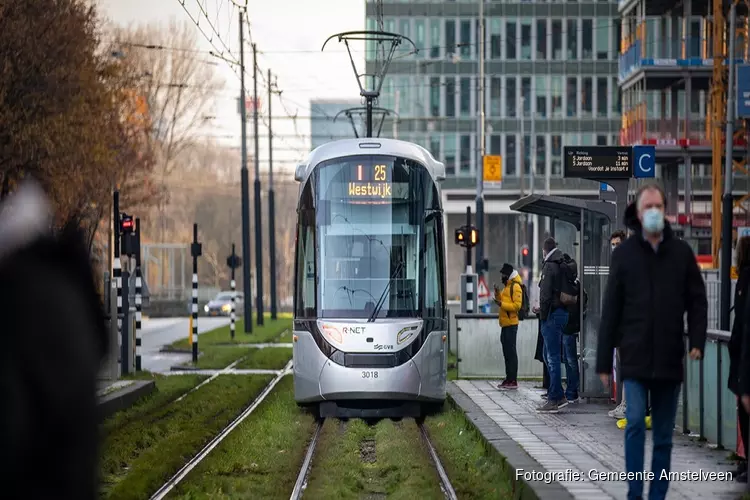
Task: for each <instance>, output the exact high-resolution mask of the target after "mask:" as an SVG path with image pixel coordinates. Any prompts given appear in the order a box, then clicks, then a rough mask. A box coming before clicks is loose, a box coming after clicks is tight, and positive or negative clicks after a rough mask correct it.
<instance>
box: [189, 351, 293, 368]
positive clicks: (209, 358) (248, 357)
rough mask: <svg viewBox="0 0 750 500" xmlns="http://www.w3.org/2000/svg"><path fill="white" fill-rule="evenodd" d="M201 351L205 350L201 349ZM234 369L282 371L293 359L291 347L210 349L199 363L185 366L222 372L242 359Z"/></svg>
mask: <svg viewBox="0 0 750 500" xmlns="http://www.w3.org/2000/svg"><path fill="white" fill-rule="evenodd" d="M201 350H203V349H202V348H201ZM243 357H244V359H243V360H242V361H240V362H239V363H237V364H236V365H235V366H234V368H236V369H238V370H240V369H241V370H281V369H282V368H284V366H285V365H286V364H287V362H289V360H290V359H292V349H291V348H290V347H264V348H262V349H259V348H257V347H209V348H207V349H205V350H204V352H203V354H202V355H201V356H199V357H198V363H196V364H193V363H185V364H184V365H183V366H190V367H196V368H200V369H202V370H221V369H222V368H226V367H227V366H229V365H230V364H232V363H233V362H235V361H237V360H238V359H240V358H243Z"/></svg>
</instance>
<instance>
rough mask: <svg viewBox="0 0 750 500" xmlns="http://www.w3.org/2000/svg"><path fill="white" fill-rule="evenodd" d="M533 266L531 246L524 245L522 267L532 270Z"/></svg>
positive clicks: (522, 248) (522, 247)
mask: <svg viewBox="0 0 750 500" xmlns="http://www.w3.org/2000/svg"><path fill="white" fill-rule="evenodd" d="M531 264H532V263H531V251H530V250H529V245H523V246H521V266H522V267H528V268H530V267H531Z"/></svg>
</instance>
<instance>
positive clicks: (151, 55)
mask: <svg viewBox="0 0 750 500" xmlns="http://www.w3.org/2000/svg"><path fill="white" fill-rule="evenodd" d="M114 35H115V40H116V42H117V43H118V49H117V50H119V51H120V53H121V54H122V56H123V57H125V58H127V59H128V60H129V61H131V64H133V65H134V66H136V67H137V68H139V70H140V72H141V88H142V89H143V91H144V93H145V94H146V95H147V96H148V101H149V110H150V118H151V128H152V140H153V141H154V143H155V147H154V148H153V149H154V152H155V156H156V162H157V163H156V172H157V175H158V176H159V179H158V182H159V185H160V186H161V190H162V193H161V195H162V196H161V203H160V204H159V219H160V223H159V224H158V227H159V234H160V240H164V238H165V237H166V232H167V226H168V225H169V224H168V222H167V217H166V216H167V213H166V212H167V206H168V205H169V204H170V199H169V198H170V194H171V193H170V191H169V189H168V186H167V180H168V178H169V177H170V175H172V174H173V173H175V171H176V170H177V169H178V168H179V167H180V165H181V163H182V162H181V161H179V160H180V158H184V155H183V153H184V152H185V151H186V150H187V149H188V148H189V147H190V146H191V145H193V144H194V143H195V141H196V140H197V136H198V130H199V128H200V127H201V125H202V124H204V123H205V121H206V119H207V118H208V115H209V113H210V112H211V109H212V107H213V104H214V101H215V96H216V93H217V91H219V90H220V89H221V88H222V87H223V81H221V79H220V78H219V77H218V76H217V75H216V74H215V72H214V66H212V65H211V64H207V63H206V61H205V58H204V57H202V56H199V55H197V54H196V52H197V49H198V34H197V31H196V29H195V26H193V25H191V24H189V23H179V22H177V21H176V20H174V19H172V20H171V21H170V22H169V23H168V24H167V25H166V26H164V25H163V24H156V23H149V24H142V25H137V26H131V27H129V28H126V29H123V28H119V29H115V30H114ZM175 49H179V50H175ZM150 226H151V228H152V229H155V227H154V226H153V225H150Z"/></svg>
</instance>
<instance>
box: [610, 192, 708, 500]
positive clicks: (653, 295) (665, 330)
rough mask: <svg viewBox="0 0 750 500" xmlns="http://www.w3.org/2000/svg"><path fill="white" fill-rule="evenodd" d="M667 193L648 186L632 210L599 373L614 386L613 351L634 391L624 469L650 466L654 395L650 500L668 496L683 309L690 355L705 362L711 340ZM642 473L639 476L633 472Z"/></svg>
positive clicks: (636, 485) (635, 482) (638, 487)
mask: <svg viewBox="0 0 750 500" xmlns="http://www.w3.org/2000/svg"><path fill="white" fill-rule="evenodd" d="M665 206H666V196H665V195H664V191H663V190H662V189H661V188H660V187H659V186H657V185H653V184H649V185H646V186H644V187H642V188H641V189H640V190H639V191H638V194H637V196H636V201H635V204H633V205H630V206H629V207H628V209H627V210H626V212H625V222H626V224H627V225H628V227H630V228H631V229H633V230H634V235H633V236H632V237H630V238H628V239H627V240H625V241H624V242H623V243H622V244H621V245H620V246H619V247H617V249H616V250H615V251H614V252H613V253H612V264H611V266H610V269H609V278H608V281H607V289H606V292H605V296H604V305H603V308H602V318H601V324H600V326H599V345H598V346H597V372H598V373H599V374H600V377H601V379H602V382H603V383H604V384H605V385H608V384H609V375H610V373H611V372H612V350H613V349H614V348H615V347H619V348H620V367H619V368H618V370H619V372H620V374H621V376H622V380H623V381H624V388H625V391H626V392H627V394H628V404H627V409H626V413H625V418H626V419H627V426H626V428H625V468H626V469H627V472H628V473H631V472H632V473H636V472H641V471H643V470H644V445H645V439H646V432H645V431H646V424H645V416H646V402H647V398H648V396H649V394H650V396H651V398H650V399H651V418H652V428H653V442H654V448H653V458H652V462H651V470H652V472H653V474H654V480H653V481H652V482H651V491H650V494H649V498H650V499H653V500H658V499H663V498H665V497H666V495H667V489H668V488H669V480H668V479H662V478H661V476H662V474H663V471H666V472H667V473H668V472H669V470H670V461H671V455H672V433H673V431H674V423H675V415H676V412H677V398H678V395H679V391H680V384H681V383H682V381H683V363H684V362H685V360H684V357H685V345H684V340H683V337H684V334H685V332H684V320H683V317H684V314H685V312H687V322H688V327H687V330H688V343H689V349H690V357H691V358H692V359H694V360H697V359H700V358H701V356H702V353H703V350H704V347H705V344H706V328H707V321H708V301H707V299H706V286H705V283H704V282H703V278H702V277H701V273H700V269H699V268H698V263H697V261H696V258H695V255H694V254H693V251H692V249H691V248H690V247H689V246H688V244H687V243H685V242H684V241H682V240H680V239H678V238H677V237H675V236H674V234H673V232H672V229H671V228H670V226H669V223H668V222H667V221H666V220H665V218H664V208H665ZM634 477H636V478H637V477H638V476H634ZM628 483H629V485H628V486H629V491H628V498H629V499H636V498H642V497H643V481H642V480H640V479H632V480H629V481H628Z"/></svg>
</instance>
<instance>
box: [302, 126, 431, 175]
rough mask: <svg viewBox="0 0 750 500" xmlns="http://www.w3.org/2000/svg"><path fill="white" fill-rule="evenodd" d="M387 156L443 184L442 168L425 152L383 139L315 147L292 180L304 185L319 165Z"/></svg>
mask: <svg viewBox="0 0 750 500" xmlns="http://www.w3.org/2000/svg"><path fill="white" fill-rule="evenodd" d="M372 154H378V155H390V156H400V157H403V158H409V159H410V160H415V161H418V162H420V163H421V164H423V165H424V166H425V167H426V168H427V171H428V172H429V173H430V175H431V176H432V178H433V179H434V180H435V181H443V180H445V165H444V164H443V163H441V162H439V161H437V160H436V159H435V158H434V157H433V156H432V155H431V154H430V152H429V151H427V150H426V149H425V148H423V147H422V146H420V145H418V144H414V143H412V142H406V141H399V140H397V139H384V138H377V137H376V138H360V139H341V140H338V141H333V142H328V143H326V144H323V145H322V146H318V147H317V148H315V149H314V150H312V151H311V152H310V154H309V155H308V156H307V159H306V160H305V161H303V162H302V163H300V164H298V165H297V169H296V170H295V172H294V179H295V180H296V181H298V182H304V181H306V180H307V178H308V177H309V176H310V173H311V172H312V170H313V169H314V168H315V167H316V166H317V165H318V164H319V163H321V162H323V161H326V160H331V159H334V158H343V157H346V156H359V155H372Z"/></svg>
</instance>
